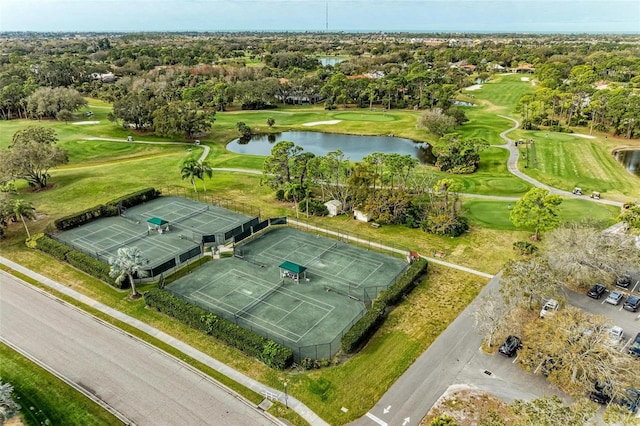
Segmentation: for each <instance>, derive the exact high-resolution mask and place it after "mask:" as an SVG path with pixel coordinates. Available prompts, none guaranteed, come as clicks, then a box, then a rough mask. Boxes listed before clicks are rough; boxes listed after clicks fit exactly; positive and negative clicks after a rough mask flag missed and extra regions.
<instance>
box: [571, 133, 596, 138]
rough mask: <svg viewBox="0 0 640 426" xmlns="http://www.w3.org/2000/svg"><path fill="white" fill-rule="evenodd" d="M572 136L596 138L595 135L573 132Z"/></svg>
mask: <svg viewBox="0 0 640 426" xmlns="http://www.w3.org/2000/svg"><path fill="white" fill-rule="evenodd" d="M571 135H572V136H577V137H579V138H585V139H595V138H596V137H595V136H591V135H583V134H582V133H571Z"/></svg>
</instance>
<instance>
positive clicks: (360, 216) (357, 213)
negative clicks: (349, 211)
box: [353, 209, 371, 222]
mask: <svg viewBox="0 0 640 426" xmlns="http://www.w3.org/2000/svg"><path fill="white" fill-rule="evenodd" d="M353 218H354V219H355V220H359V221H361V222H369V221H370V220H371V219H370V218H369V215H368V214H366V213H365V212H363V211H361V210H356V209H353Z"/></svg>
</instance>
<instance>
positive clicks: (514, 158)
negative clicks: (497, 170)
mask: <svg viewBox="0 0 640 426" xmlns="http://www.w3.org/2000/svg"><path fill="white" fill-rule="evenodd" d="M498 117H501V118H505V119H507V120H511V121H513V127H511V128H509V129H507V130H505V131H503V132H501V133H500V137H501V138H502V139H504V141H505V144H503V145H494V146H495V147H497V148H503V149H507V150H509V160H507V169H508V170H509V172H510V173H511V174H512V175H514V176H517V177H519V178H520V179H522V180H524V181H525V182H529V183H530V184H531V185H533V186H535V187H537V188H544V189H546V190H547V191H549V192H550V193H552V194H556V195H561V196H563V197H569V198H579V199H583V200H588V201H592V202H594V203H600V204H608V205H610V206H617V207H622V204H623V203H621V202H619V201H613V200H604V199H602V198H601V199H599V200H596V199H594V198H591V197H583V196H580V195H575V194H573V193H572V192H569V191H565V190H562V189H558V188H554V187H552V186H549V185H545V184H544V183H542V182H540V181H539V180H536V179H534V178H532V177H531V176H528V175H526V174H524V173H522V172H521V171H520V170H519V169H518V157H519V155H520V153H519V151H518V147H516V144H515V143H514V141H513V140H512V139H510V138H509V137H508V136H507V134H508V133H510V132H512V131H514V130H516V129H518V127H520V122H518V120H516V119H514V118H511V117H507V116H506V115H499V116H498Z"/></svg>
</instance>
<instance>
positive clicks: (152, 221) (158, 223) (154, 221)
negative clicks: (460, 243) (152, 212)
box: [147, 217, 169, 226]
mask: <svg viewBox="0 0 640 426" xmlns="http://www.w3.org/2000/svg"><path fill="white" fill-rule="evenodd" d="M147 222H149V223H150V224H152V225H156V226H162V225H166V224H167V223H169V222H167V221H166V220H164V219H160V218H159V217H152V218H151V219H148V220H147Z"/></svg>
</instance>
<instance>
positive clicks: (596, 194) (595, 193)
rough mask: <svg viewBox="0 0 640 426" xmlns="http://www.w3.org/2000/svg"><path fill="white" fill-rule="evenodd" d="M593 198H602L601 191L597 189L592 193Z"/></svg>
mask: <svg viewBox="0 0 640 426" xmlns="http://www.w3.org/2000/svg"><path fill="white" fill-rule="evenodd" d="M591 198H593V199H594V200H599V199H600V193H599V192H596V191H593V192H592V193H591Z"/></svg>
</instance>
